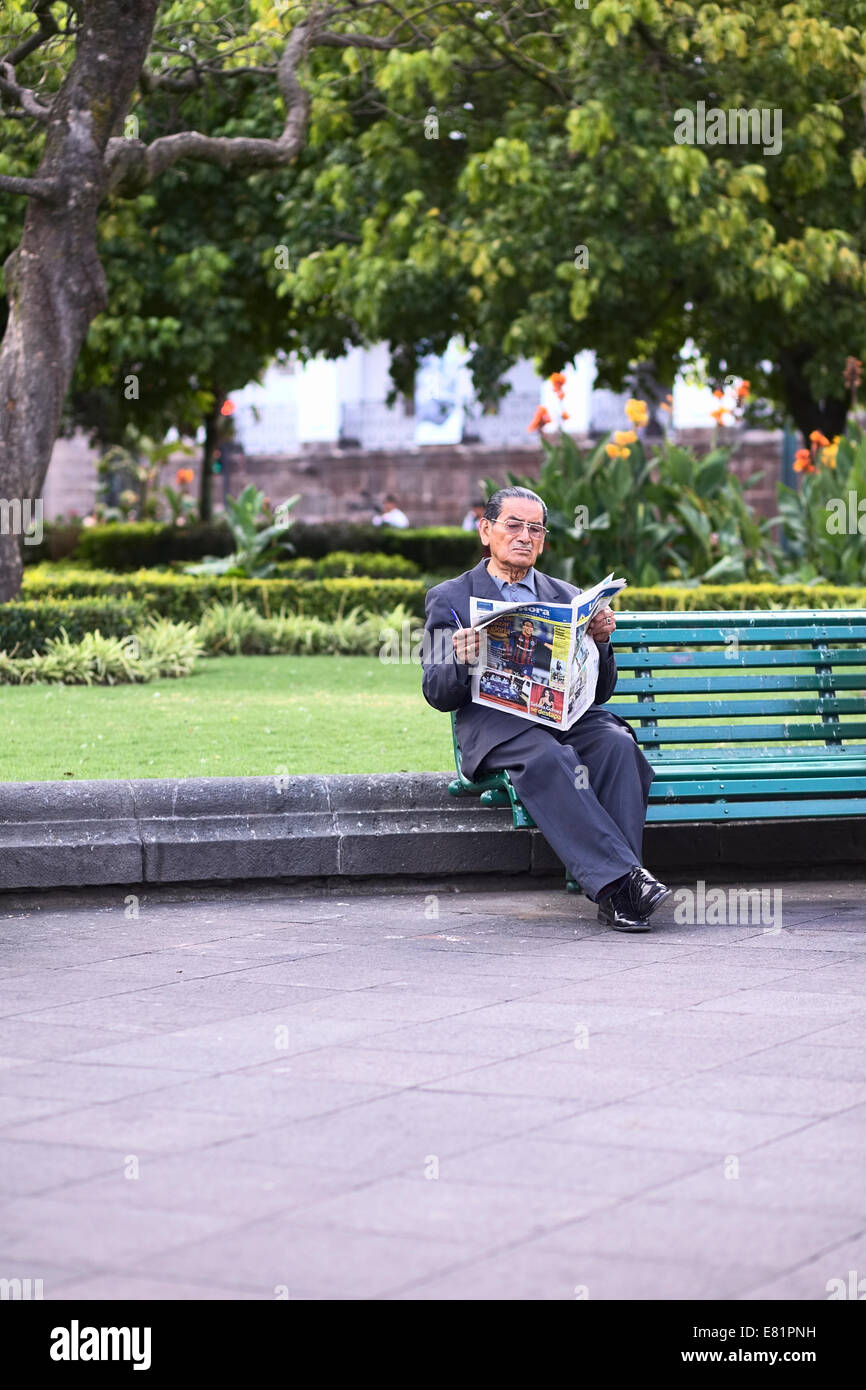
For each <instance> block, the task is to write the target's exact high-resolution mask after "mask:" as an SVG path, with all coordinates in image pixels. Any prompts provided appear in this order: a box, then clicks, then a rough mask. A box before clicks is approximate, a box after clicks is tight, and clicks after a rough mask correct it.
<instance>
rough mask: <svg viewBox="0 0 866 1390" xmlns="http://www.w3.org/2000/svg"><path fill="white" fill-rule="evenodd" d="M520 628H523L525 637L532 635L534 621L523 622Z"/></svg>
mask: <svg viewBox="0 0 866 1390" xmlns="http://www.w3.org/2000/svg"><path fill="white" fill-rule="evenodd" d="M520 630H521V632H522V633H523V635H524V637H531V636H532V623H522V624H521V628H520Z"/></svg>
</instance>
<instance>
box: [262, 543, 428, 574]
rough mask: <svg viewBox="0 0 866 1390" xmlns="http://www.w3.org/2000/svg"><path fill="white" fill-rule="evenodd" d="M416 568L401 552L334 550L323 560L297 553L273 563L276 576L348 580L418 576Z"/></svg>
mask: <svg viewBox="0 0 866 1390" xmlns="http://www.w3.org/2000/svg"><path fill="white" fill-rule="evenodd" d="M419 573H420V572H419V569H418V566H417V565H416V564H414V563H413V561H412V560H407V559H406V557H405V556H404V555H384V554H382V552H381V551H380V552H374V551H366V550H365V551H361V552H359V554H357V555H354V554H353V553H352V552H351V551H350V550H335V551H333V552H332V553H331V554H330V555H326V556H325V557H324V559H323V560H310V559H308V558H307V557H306V556H299V557H298V558H297V559H295V560H288V561H286V562H285V563H284V564H281V565H276V566H275V569H274V575H275V577H279V578H282V579H348V578H350V577H351V576H353V575H358V576H363V577H364V578H365V579H417V578H419Z"/></svg>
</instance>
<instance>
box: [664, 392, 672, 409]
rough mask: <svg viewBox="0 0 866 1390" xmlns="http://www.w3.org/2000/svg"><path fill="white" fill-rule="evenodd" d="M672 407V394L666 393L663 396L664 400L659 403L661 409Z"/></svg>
mask: <svg viewBox="0 0 866 1390" xmlns="http://www.w3.org/2000/svg"><path fill="white" fill-rule="evenodd" d="M673 408H674V398H673V396H672V395H671V394H670V393H668V395H666V396H665V398H664V400H663V401H662V403H661V409H662V410H673Z"/></svg>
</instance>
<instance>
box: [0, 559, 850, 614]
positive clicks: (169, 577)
mask: <svg viewBox="0 0 866 1390" xmlns="http://www.w3.org/2000/svg"><path fill="white" fill-rule="evenodd" d="M426 590H427V585H426V583H425V581H424V579H423V578H421V579H372V578H364V577H353V578H348V579H318V580H302V579H292V578H285V577H281V578H276V579H265V580H261V579H228V578H225V577H223V576H192V575H178V574H162V573H159V572H155V571H148V570H142V571H139V572H138V573H136V574H129V575H116V574H111V573H106V572H101V571H97V570H72V569H69V570H63V569H59V568H58V569H51V568H49V567H48V566H41V567H39V568H34V569H30V570H28V571H27V572H26V573H25V576H24V589H23V597H24V598H26V599H39V598H50V599H52V600H58V599H84V598H93V599H100V600H103V601H104V600H106V599H109V598H115V599H125V600H126V601H127V602H130V601H132V602H138V603H141V604H143V605H144V607H145V609H146V610H147V612H149V613H155V614H160V615H162V616H164V617H167V618H172V619H173V620H174V621H182V620H183V621H187V622H197V621H198V620H199V618H200V617H201V614H202V613H203V611H204V609H205V608H207V606H208V605H209V604H211V603H231V602H234V601H236V600H240V601H241V602H243V603H246V604H249V605H251V606H252V607H254V608H255V609H257V611H258V612H260V613H263V614H264V615H265V617H268V616H270V615H272V614H275V613H278V612H279V611H280V609H281V608H285V609H286V610H287V611H288V612H298V611H302V612H304V613H306V614H308V615H309V616H311V617H316V618H323V619H326V620H332V619H334V618H336V617H338V616H339V615H340V614H344V613H347V612H349V610H350V609H352V608H356V607H358V608H363V609H365V610H366V611H367V612H369V613H387V612H389V611H390V610H391V609H392V608H393V607H394V606H395V605H396V604H398V603H401V604H404V605H405V607H406V608H407V609H408V610H409V611H410V613H412V614H413V615H414V616H415V617H416V618H422V617H423V615H424V596H425V593H426ZM615 607H617V608H619V609H621V610H622V611H624V612H629V611H635V612H641V611H645V610H647V609H661V610H664V611H667V612H689V611H700V610H706V611H718V610H721V609H735V610H742V609H752V608H756V609H769V608H782V609H785V608H864V609H866V587H854V586H840V585H833V584H813V585H808V584H784V585H773V584H705V585H698V586H696V587H695V588H673V587H670V586H657V587H655V588H633V589H626V590H625V591H624V592H623V594H622V596H621V598H620V599H619V600H617V602H616V604H615ZM2 613H3V608H2V607H0V614H2Z"/></svg>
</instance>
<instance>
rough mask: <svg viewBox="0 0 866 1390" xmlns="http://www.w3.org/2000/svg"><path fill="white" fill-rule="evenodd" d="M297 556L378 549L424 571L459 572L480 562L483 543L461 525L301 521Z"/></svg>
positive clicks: (294, 537) (295, 535)
mask: <svg viewBox="0 0 866 1390" xmlns="http://www.w3.org/2000/svg"><path fill="white" fill-rule="evenodd" d="M292 544H293V546H294V548H295V554H296V555H297V556H305V557H307V558H309V559H313V560H321V559H324V558H325V557H326V556H328V555H331V554H333V553H334V552H335V551H338V552H340V551H347V550H348V551H351V552H352V553H353V554H355V555H357V554H362V553H365V552H368V551H372V550H375V551H378V552H381V553H383V554H385V555H402V556H403V557H404V558H405V559H406V560H411V561H412V563H413V564H415V565H418V566H419V567H420V568H421V569H422V570H425V571H430V572H433V573H438V572H440V571H441V572H442V573H443V574H448V573H450V574H460V573H461V572H462V571H463V570H468V569H471V568H472V567H473V565H477V564H478V561H479V560H480V559H481V544H480V542H479V540H478V535H477V533H476V532H475V531H464V530H462V529H461V528H460V527H459V526H423V527H415V528H407V529H406V530H405V531H401V530H399V529H398V528H397V527H396V526H372V525H369V526H366V525H365V526H359V525H357V524H356V523H353V522H340V521H338V522H325V523H320V524H318V525H311V524H310V523H308V522H301V521H298V522H296V523H295V525H294V526H293V527H292Z"/></svg>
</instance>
